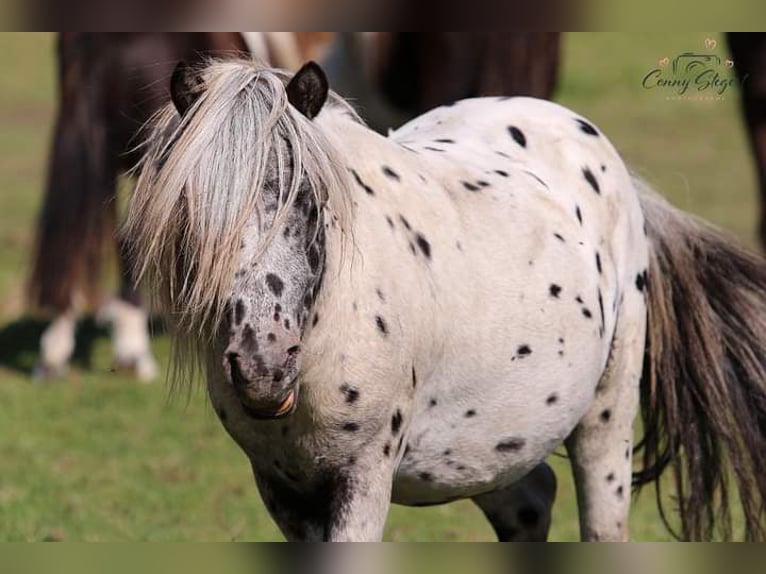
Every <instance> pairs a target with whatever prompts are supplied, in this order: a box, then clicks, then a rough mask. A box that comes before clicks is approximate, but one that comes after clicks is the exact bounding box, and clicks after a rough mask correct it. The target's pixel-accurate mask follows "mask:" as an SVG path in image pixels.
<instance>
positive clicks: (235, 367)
mask: <svg viewBox="0 0 766 574" xmlns="http://www.w3.org/2000/svg"><path fill="white" fill-rule="evenodd" d="M238 359H239V355H238V354H237V353H227V354H226V360H227V361H228V362H229V369H230V373H231V382H232V383H234V386H235V387H241V386H246V385H247V380H246V379H245V376H244V375H243V374H242V370H241V369H240V368H239V360H238Z"/></svg>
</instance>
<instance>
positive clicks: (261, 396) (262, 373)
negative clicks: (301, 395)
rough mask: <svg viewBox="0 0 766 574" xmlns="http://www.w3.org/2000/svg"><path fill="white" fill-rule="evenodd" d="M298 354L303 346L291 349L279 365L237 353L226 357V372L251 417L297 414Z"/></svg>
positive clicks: (228, 353) (257, 357) (229, 352)
mask: <svg viewBox="0 0 766 574" xmlns="http://www.w3.org/2000/svg"><path fill="white" fill-rule="evenodd" d="M299 354H300V347H298V346H295V347H291V348H290V349H289V352H288V353H287V358H286V360H284V361H283V362H282V364H280V365H278V366H274V365H273V364H269V363H267V362H266V361H265V360H264V357H262V356H261V355H255V356H253V357H246V356H244V355H241V354H240V353H238V352H237V351H234V350H231V351H227V352H226V353H225V354H224V361H223V363H224V370H225V371H226V374H227V377H228V379H229V382H230V383H231V384H232V386H233V388H234V393H235V394H236V396H237V399H238V400H239V402H240V403H241V404H242V407H243V408H244V410H245V412H246V413H247V414H248V415H250V416H251V417H253V418H258V419H274V418H281V417H285V416H288V415H290V414H292V413H293V412H294V411H295V409H296V407H297V406H298V393H297V385H296V377H297V374H298V356H299Z"/></svg>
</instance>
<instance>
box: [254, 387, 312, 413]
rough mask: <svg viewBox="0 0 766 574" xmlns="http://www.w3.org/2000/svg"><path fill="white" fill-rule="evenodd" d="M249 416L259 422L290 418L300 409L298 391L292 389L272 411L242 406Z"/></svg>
mask: <svg viewBox="0 0 766 574" xmlns="http://www.w3.org/2000/svg"><path fill="white" fill-rule="evenodd" d="M242 407H243V408H244V409H245V412H246V413H247V414H248V416H250V417H252V418H254V419H259V420H272V419H281V418H284V417H287V416H290V415H291V414H293V413H294V412H295V409H296V408H298V389H297V388H294V389H291V390H290V392H288V393H287V396H286V397H285V398H284V400H283V401H282V402H281V403H280V404H279V405H278V406H276V407H274V408H272V409H261V408H254V407H250V406H247V405H245V404H243V405H242Z"/></svg>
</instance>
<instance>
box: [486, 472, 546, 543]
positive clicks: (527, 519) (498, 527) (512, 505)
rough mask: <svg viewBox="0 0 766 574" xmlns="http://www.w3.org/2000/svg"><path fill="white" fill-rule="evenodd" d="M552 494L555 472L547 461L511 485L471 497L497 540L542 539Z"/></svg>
mask: <svg viewBox="0 0 766 574" xmlns="http://www.w3.org/2000/svg"><path fill="white" fill-rule="evenodd" d="M555 498H556V475H555V474H554V473H553V470H551V467H549V466H548V465H547V464H545V463H542V464H540V465H538V466H537V467H535V468H534V469H533V470H532V471H531V472H530V473H529V474H527V475H526V476H525V477H524V478H522V479H521V480H519V481H518V482H515V483H514V484H512V485H511V486H508V487H506V488H503V489H501V490H496V491H493V492H488V493H486V494H481V495H479V496H474V497H473V502H474V503H475V504H476V506H478V507H479V508H480V509H481V511H482V512H483V513H484V516H486V517H487V520H489V523H490V524H491V525H492V528H494V530H495V534H497V539H498V540H499V541H500V542H545V541H546V540H547V539H548V531H549V529H550V526H551V510H552V508H553V501H554V500H555Z"/></svg>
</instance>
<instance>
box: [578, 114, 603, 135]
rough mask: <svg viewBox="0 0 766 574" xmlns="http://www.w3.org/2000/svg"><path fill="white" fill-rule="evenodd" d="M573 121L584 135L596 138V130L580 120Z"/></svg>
mask: <svg viewBox="0 0 766 574" xmlns="http://www.w3.org/2000/svg"><path fill="white" fill-rule="evenodd" d="M575 121H576V122H577V123H578V124H579V125H580V129H581V130H582V131H583V132H584V133H586V134H588V135H589V136H597V135H598V131H596V128H594V127H593V126H592V125H591V124H589V123H588V122H586V121H585V120H581V119H579V118H578V119H576V120H575Z"/></svg>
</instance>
